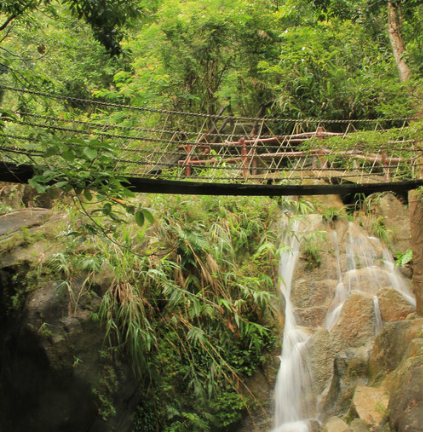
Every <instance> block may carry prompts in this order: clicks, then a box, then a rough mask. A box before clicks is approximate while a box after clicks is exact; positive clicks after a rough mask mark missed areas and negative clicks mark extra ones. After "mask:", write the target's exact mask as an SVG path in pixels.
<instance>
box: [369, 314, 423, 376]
mask: <svg viewBox="0 0 423 432" xmlns="http://www.w3.org/2000/svg"><path fill="white" fill-rule="evenodd" d="M422 326H423V319H418V320H406V321H397V322H388V323H386V324H385V325H384V327H383V329H382V331H381V332H380V333H379V335H378V337H377V338H376V340H375V343H374V346H373V351H372V355H371V358H370V364H369V366H370V381H371V382H378V381H380V380H381V379H382V378H384V377H385V376H386V375H387V374H389V373H390V372H392V371H393V370H394V369H396V368H397V367H398V365H399V364H400V362H401V360H402V359H403V357H404V355H405V353H406V351H407V349H408V347H409V345H410V343H411V341H412V340H413V339H415V338H416V337H418V336H421V332H422Z"/></svg>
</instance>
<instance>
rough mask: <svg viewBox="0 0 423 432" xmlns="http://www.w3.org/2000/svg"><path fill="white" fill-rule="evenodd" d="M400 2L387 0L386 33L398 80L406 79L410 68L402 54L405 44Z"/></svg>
mask: <svg viewBox="0 0 423 432" xmlns="http://www.w3.org/2000/svg"><path fill="white" fill-rule="evenodd" d="M401 19H402V18H401V4H400V2H394V1H388V34H389V40H390V41H391V46H392V51H393V53H394V58H395V63H396V64H397V68H398V73H399V78H400V81H406V80H408V79H409V78H410V77H411V69H410V68H409V67H408V65H407V63H406V61H405V58H404V54H405V44H404V39H403V38H402V33H401Z"/></svg>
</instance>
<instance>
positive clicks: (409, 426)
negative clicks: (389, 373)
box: [388, 355, 423, 432]
mask: <svg viewBox="0 0 423 432" xmlns="http://www.w3.org/2000/svg"><path fill="white" fill-rule="evenodd" d="M395 375H396V377H395V378H396V379H395V381H394V383H393V385H392V386H391V387H392V396H391V399H390V402H389V407H388V409H389V411H390V416H389V423H390V426H391V429H392V430H393V431H395V432H410V431H419V430H421V428H422V425H423V356H422V355H420V356H418V357H412V358H409V359H407V360H406V361H404V362H403V363H402V364H401V366H400V367H399V368H398V370H397V371H396V373H395Z"/></svg>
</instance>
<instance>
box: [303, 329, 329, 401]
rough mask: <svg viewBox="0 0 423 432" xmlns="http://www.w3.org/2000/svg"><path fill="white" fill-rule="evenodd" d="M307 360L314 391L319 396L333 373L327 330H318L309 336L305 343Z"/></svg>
mask: <svg viewBox="0 0 423 432" xmlns="http://www.w3.org/2000/svg"><path fill="white" fill-rule="evenodd" d="M307 358H308V359H309V365H310V369H311V375H312V377H313V382H314V387H315V391H316V394H318V395H319V394H320V393H322V392H323V390H324V389H325V388H326V387H327V385H328V382H329V379H330V377H331V375H332V372H333V356H332V353H331V349H330V337H329V331H328V330H326V329H319V330H317V331H316V332H315V333H313V334H312V335H311V336H310V339H309V340H308V342H307Z"/></svg>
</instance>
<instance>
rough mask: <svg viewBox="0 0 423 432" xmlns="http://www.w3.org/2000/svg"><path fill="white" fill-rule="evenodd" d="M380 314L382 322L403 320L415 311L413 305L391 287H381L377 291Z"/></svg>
mask: <svg viewBox="0 0 423 432" xmlns="http://www.w3.org/2000/svg"><path fill="white" fill-rule="evenodd" d="M377 297H378V299H379V308H380V315H381V317H382V320H383V321H384V322H386V321H389V322H391V321H400V320H404V319H405V318H406V317H407V315H409V314H410V313H413V312H415V310H416V308H415V306H414V305H412V304H411V303H409V302H408V301H407V300H406V299H405V298H404V296H402V295H401V294H400V293H399V292H398V291H396V290H394V289H393V288H383V289H381V290H380V291H378V293H377Z"/></svg>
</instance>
